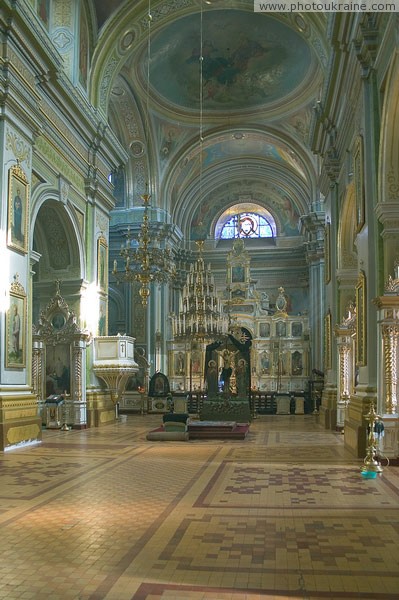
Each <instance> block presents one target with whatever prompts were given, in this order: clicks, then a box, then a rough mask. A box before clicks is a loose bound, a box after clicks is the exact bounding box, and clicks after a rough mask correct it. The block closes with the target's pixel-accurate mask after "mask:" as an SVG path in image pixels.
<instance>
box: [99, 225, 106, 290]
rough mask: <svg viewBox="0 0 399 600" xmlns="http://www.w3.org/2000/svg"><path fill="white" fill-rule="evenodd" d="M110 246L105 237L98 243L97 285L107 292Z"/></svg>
mask: <svg viewBox="0 0 399 600" xmlns="http://www.w3.org/2000/svg"><path fill="white" fill-rule="evenodd" d="M107 275H108V244H107V240H106V239H105V237H103V236H101V237H100V238H99V239H98V241H97V285H98V287H99V288H100V290H102V291H104V292H105V291H106V290H107Z"/></svg>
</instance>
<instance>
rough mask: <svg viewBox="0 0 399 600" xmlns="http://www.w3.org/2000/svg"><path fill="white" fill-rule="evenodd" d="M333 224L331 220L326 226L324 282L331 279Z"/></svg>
mask: <svg viewBox="0 0 399 600" xmlns="http://www.w3.org/2000/svg"><path fill="white" fill-rule="evenodd" d="M330 229H331V225H330V221H328V220H327V223H326V224H325V227H324V283H326V284H327V283H329V282H330V281H331V248H330V245H331V231H330Z"/></svg>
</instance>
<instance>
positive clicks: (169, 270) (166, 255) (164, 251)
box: [112, 193, 176, 306]
mask: <svg viewBox="0 0 399 600" xmlns="http://www.w3.org/2000/svg"><path fill="white" fill-rule="evenodd" d="M141 199H142V200H143V203H144V214H143V221H142V224H141V230H140V233H139V235H138V239H137V240H135V239H134V238H133V237H132V235H131V233H130V228H129V229H128V231H127V234H126V243H125V245H122V247H121V249H120V252H119V254H120V256H121V257H122V259H123V270H121V271H119V270H118V261H117V260H116V259H115V260H114V268H113V270H112V274H113V275H114V277H115V278H116V280H117V282H118V283H122V282H125V283H133V282H135V281H137V282H138V283H139V284H140V289H139V294H140V297H141V303H142V305H143V306H147V304H148V298H149V296H150V284H151V283H156V284H158V285H162V284H166V283H169V282H170V281H171V280H173V279H174V278H175V277H176V265H175V262H174V255H173V251H172V249H171V248H170V247H169V246H168V245H167V244H166V243H165V241H164V237H165V235H164V234H162V233H157V232H155V231H150V222H149V217H148V208H149V203H150V199H151V196H150V194H147V193H146V194H143V195H142V196H141Z"/></svg>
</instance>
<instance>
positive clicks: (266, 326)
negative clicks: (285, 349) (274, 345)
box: [259, 323, 270, 338]
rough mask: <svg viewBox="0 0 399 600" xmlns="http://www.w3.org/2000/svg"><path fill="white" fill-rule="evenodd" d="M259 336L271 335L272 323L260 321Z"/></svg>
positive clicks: (266, 336)
mask: <svg viewBox="0 0 399 600" xmlns="http://www.w3.org/2000/svg"><path fill="white" fill-rule="evenodd" d="M259 337H262V338H268V337H270V323H259Z"/></svg>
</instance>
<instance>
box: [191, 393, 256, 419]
mask: <svg viewBox="0 0 399 600" xmlns="http://www.w3.org/2000/svg"><path fill="white" fill-rule="evenodd" d="M200 419H201V421H237V422H238V423H250V421H251V420H252V416H251V408H250V404H249V400H248V398H245V399H244V398H234V397H231V396H223V395H221V396H220V397H218V396H217V397H214V398H211V399H206V400H204V401H203V403H202V406H201V409H200Z"/></svg>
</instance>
